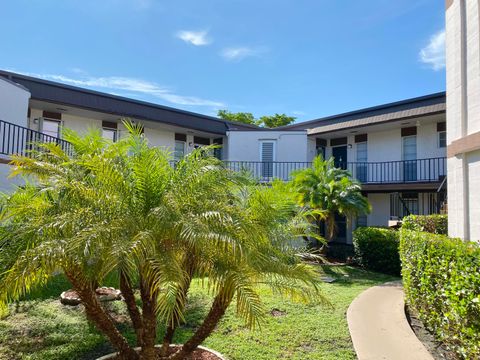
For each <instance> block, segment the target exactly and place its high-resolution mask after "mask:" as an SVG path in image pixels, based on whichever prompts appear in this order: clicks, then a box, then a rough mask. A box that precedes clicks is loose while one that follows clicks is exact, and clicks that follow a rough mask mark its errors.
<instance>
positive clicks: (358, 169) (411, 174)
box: [225, 157, 447, 184]
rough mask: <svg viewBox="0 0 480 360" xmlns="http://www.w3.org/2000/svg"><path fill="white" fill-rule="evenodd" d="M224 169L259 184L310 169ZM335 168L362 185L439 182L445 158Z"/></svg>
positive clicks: (239, 164) (245, 164) (242, 164)
mask: <svg viewBox="0 0 480 360" xmlns="http://www.w3.org/2000/svg"><path fill="white" fill-rule="evenodd" d="M225 165H226V167H227V168H228V169H231V170H235V171H247V172H250V173H251V174H252V176H253V177H254V178H256V179H258V180H259V181H262V182H268V181H271V180H272V179H274V178H278V179H281V180H285V181H286V180H289V179H290V178H291V173H292V171H294V170H298V169H304V168H307V167H310V166H312V163H311V162H278V161H276V162H261V161H225ZM336 165H337V166H338V167H341V168H343V169H346V170H348V171H349V172H350V173H351V174H352V176H353V177H354V178H356V179H358V180H359V181H360V182H361V183H364V184H385V183H410V182H439V181H442V179H443V178H444V176H445V175H446V172H447V164H446V158H444V157H440V158H430V159H418V160H399V161H384V162H346V163H345V162H344V163H337V164H336Z"/></svg>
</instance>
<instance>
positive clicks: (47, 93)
mask: <svg viewBox="0 0 480 360" xmlns="http://www.w3.org/2000/svg"><path fill="white" fill-rule="evenodd" d="M0 76H2V77H4V78H6V79H8V80H10V81H12V82H14V83H17V84H20V85H22V86H23V87H25V88H27V89H28V91H30V93H31V99H34V100H41V101H46V102H51V103H55V104H63V105H67V106H73V107H78V108H82V109H87V110H92V111H98V112H103V113H108V114H114V115H118V116H122V117H131V118H136V119H141V120H149V121H156V122H162V123H166V124H170V125H176V126H181V127H184V128H188V129H193V130H199V131H205V132H210V133H215V134H225V133H226V131H228V130H262V129H261V128H259V127H257V126H255V125H248V124H243V123H237V122H232V121H227V120H223V119H219V118H216V117H213V116H208V115H202V114H197V113H193V112H189V111H185V110H180V109H175V108H171V107H168V106H163V105H158V104H153V103H149V102H145V101H140V100H134V99H129V98H125V97H122V96H116V95H111V94H107V93H102V92H99V91H93V90H87V89H83V88H79V87H75V86H70V85H65V84H61V83H57V82H53V81H48V80H43V79H39V78H34V77H31V76H26V75H21V74H16V73H12V72H8V71H3V70H0Z"/></svg>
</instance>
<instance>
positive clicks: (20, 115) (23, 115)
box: [0, 77, 30, 126]
mask: <svg viewBox="0 0 480 360" xmlns="http://www.w3.org/2000/svg"><path fill="white" fill-rule="evenodd" d="M29 99H30V92H29V91H27V90H26V89H23V88H21V87H19V86H17V85H15V84H12V83H11V82H9V81H7V80H5V79H3V78H2V77H0V120H3V121H7V122H10V123H13V124H17V125H20V126H27V113H28V100H29Z"/></svg>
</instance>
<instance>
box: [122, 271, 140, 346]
mask: <svg viewBox="0 0 480 360" xmlns="http://www.w3.org/2000/svg"><path fill="white" fill-rule="evenodd" d="M120 291H121V292H122V296H123V298H124V299H125V304H126V305H127V310H128V314H129V315H130V319H131V320H132V324H133V328H134V330H135V334H136V336H137V346H139V347H142V346H143V320H142V315H141V314H140V311H139V309H138V307H137V303H136V301H135V295H134V292H133V289H132V285H131V283H130V279H129V278H128V275H126V274H125V273H123V272H121V273H120Z"/></svg>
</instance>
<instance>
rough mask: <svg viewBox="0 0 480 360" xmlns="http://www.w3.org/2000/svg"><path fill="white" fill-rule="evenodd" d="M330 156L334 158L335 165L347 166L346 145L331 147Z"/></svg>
mask: <svg viewBox="0 0 480 360" xmlns="http://www.w3.org/2000/svg"><path fill="white" fill-rule="evenodd" d="M332 156H333V157H334V158H335V161H334V162H335V166H336V167H338V168H341V169H346V168H347V146H346V145H345V146H335V147H333V148H332Z"/></svg>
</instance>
